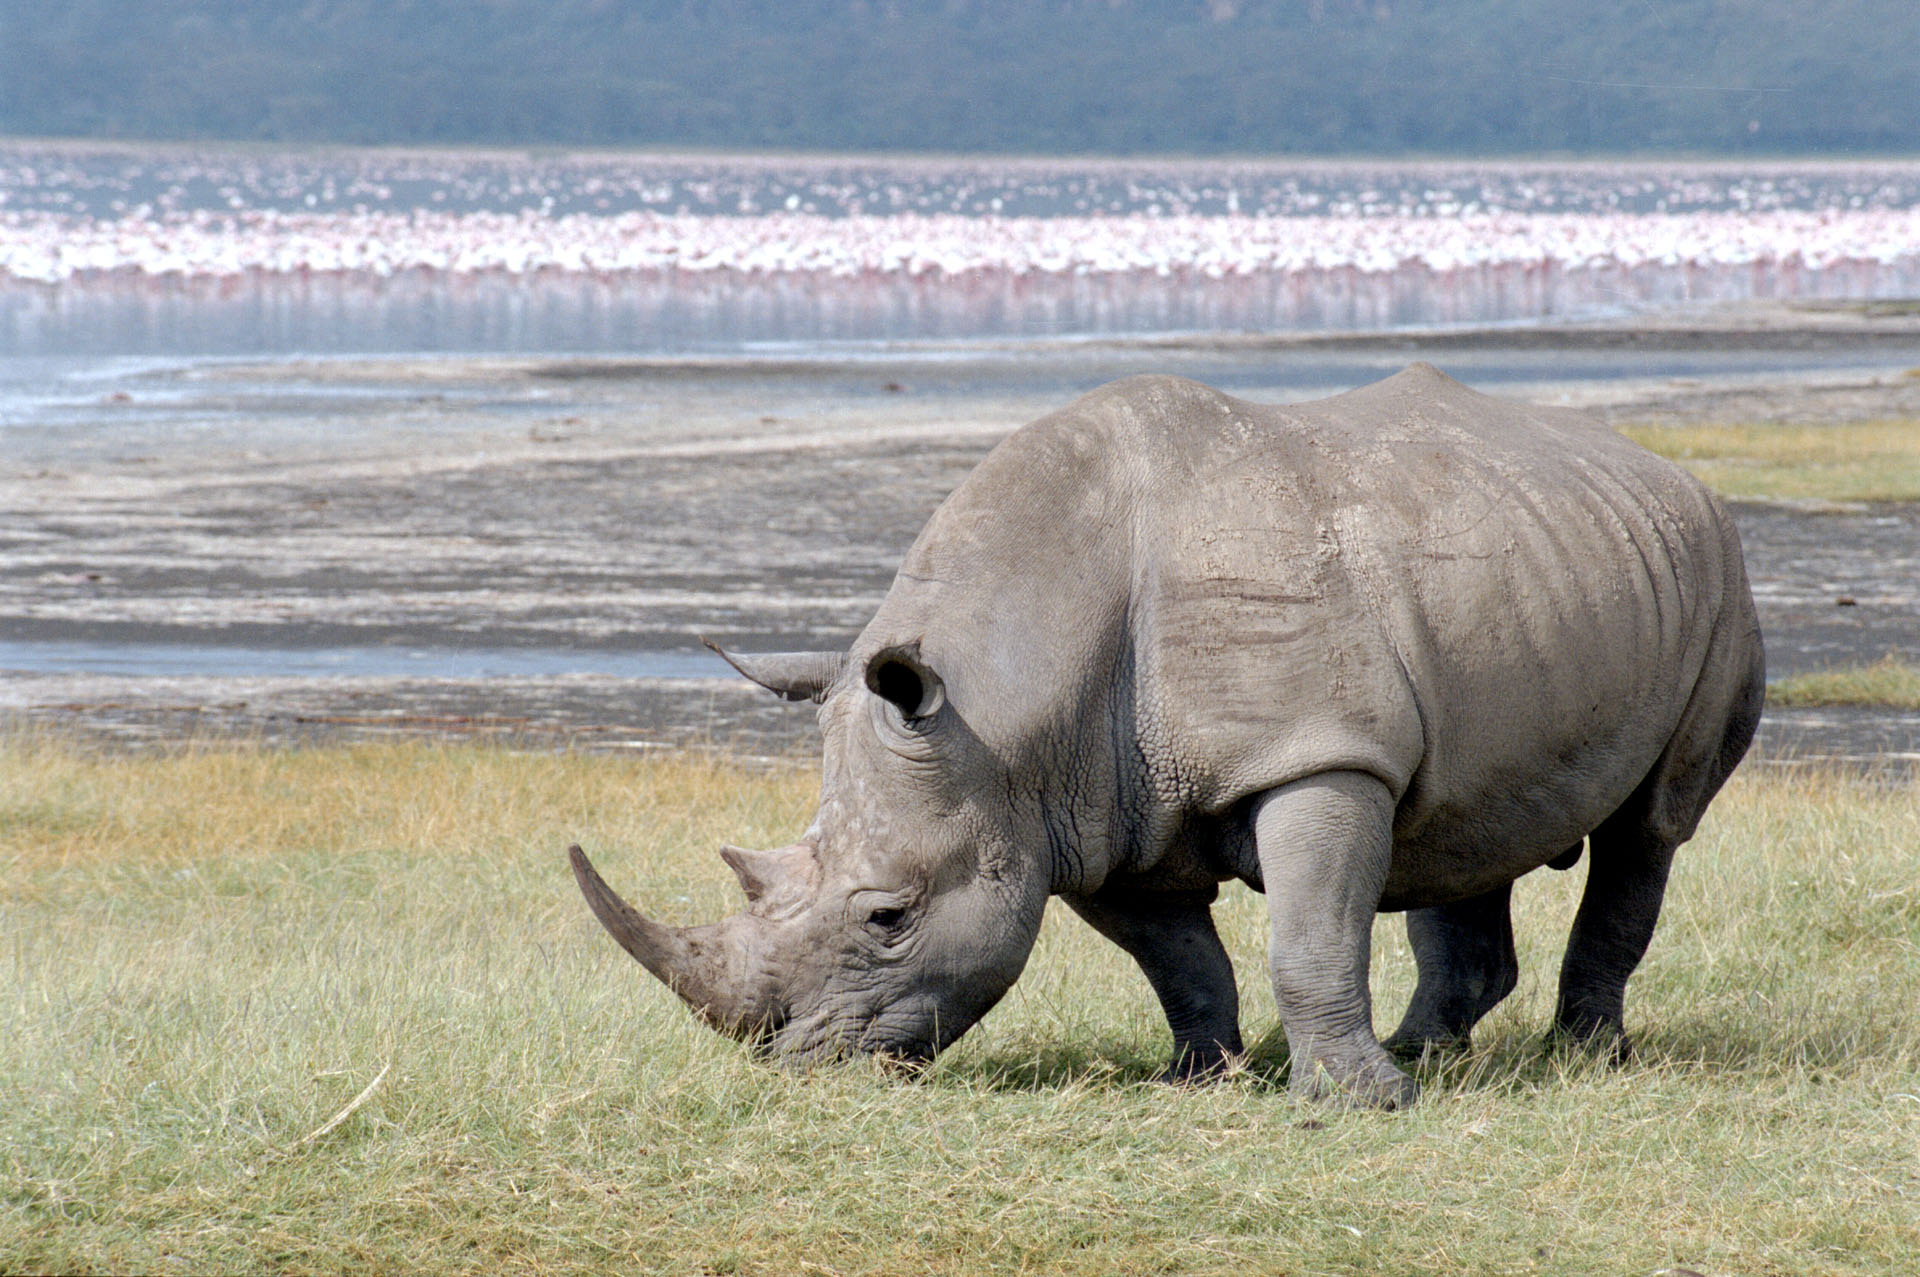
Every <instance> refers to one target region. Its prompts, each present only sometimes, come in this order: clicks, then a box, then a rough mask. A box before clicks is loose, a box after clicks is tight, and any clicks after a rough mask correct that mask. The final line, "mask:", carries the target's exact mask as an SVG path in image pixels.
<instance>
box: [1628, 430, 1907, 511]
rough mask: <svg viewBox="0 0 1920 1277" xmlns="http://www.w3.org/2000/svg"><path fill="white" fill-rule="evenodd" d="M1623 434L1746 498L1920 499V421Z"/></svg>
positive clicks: (1719, 488) (1729, 493)
mask: <svg viewBox="0 0 1920 1277" xmlns="http://www.w3.org/2000/svg"><path fill="white" fill-rule="evenodd" d="M1621 433H1622V434H1624V435H1626V436H1627V437H1628V438H1629V439H1632V440H1633V441H1634V442H1635V443H1638V444H1639V445H1640V446H1641V447H1643V448H1648V449H1650V450H1652V451H1654V452H1657V453H1659V454H1660V455H1661V456H1663V457H1670V458H1672V459H1673V460H1675V461H1678V462H1679V463H1680V464H1681V465H1683V466H1685V467H1686V468H1687V469H1688V470H1690V471H1692V472H1693V473H1694V474H1695V475H1697V476H1698V477H1699V478H1700V480H1701V481H1702V482H1703V483H1705V484H1706V485H1707V486H1708V487H1710V488H1712V489H1713V490H1714V491H1715V492H1718V493H1720V494H1721V495H1723V496H1727V497H1732V498H1734V499H1736V500H1742V501H1920V421H1867V422H1848V423H1844V424H1839V425H1831V426H1782V425H1733V424H1729V425H1689V426H1655V425H1629V426H1623V427H1622V428H1621Z"/></svg>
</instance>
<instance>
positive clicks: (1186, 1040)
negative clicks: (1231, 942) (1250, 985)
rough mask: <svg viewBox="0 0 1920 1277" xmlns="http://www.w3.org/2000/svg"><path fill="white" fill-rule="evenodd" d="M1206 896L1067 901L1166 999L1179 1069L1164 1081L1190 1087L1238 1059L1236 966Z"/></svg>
mask: <svg viewBox="0 0 1920 1277" xmlns="http://www.w3.org/2000/svg"><path fill="white" fill-rule="evenodd" d="M1217 895H1219V888H1217V887H1209V888H1208V889H1207V890H1205V891H1204V892H1180V893H1169V894H1164V895H1159V894H1155V895H1142V894H1136V893H1131V892H1119V891H1102V892H1096V893H1095V894H1093V895H1090V896H1067V897H1064V899H1065V900H1066V902H1067V904H1068V905H1069V906H1070V907H1071V908H1072V909H1073V911H1074V912H1075V913H1077V914H1079V915H1080V916H1081V917H1082V918H1084V919H1086V920H1087V922H1088V923H1089V924H1090V925H1091V926H1092V927H1093V929H1094V930H1095V931H1098V932H1099V933H1100V934H1101V935H1103V936H1105V937H1106V938H1107V939H1109V940H1111V941H1113V942H1114V943H1115V944H1117V945H1119V946H1120V947H1121V948H1122V949H1124V950H1126V951H1127V952H1128V953H1129V954H1131V955H1132V956H1133V960H1134V961H1135V962H1138V963H1139V964H1140V969H1141V970H1142V971H1144V972H1146V976H1147V983H1149V984H1151V985H1152V986H1153V992H1154V995H1155V996H1156V997H1158V998H1159V999H1160V1008H1161V1010H1163V1011H1165V1012H1166V1014H1167V1024H1168V1025H1169V1026H1170V1027H1171V1028H1172V1029H1173V1063H1171V1064H1169V1065H1168V1066H1167V1070H1166V1072H1165V1073H1163V1074H1161V1077H1162V1078H1163V1079H1164V1080H1166V1081H1169V1082H1186V1081H1193V1080H1195V1079H1198V1078H1204V1077H1210V1076H1213V1075H1215V1074H1217V1073H1219V1072H1220V1071H1221V1069H1223V1068H1224V1067H1225V1066H1226V1063H1227V1060H1228V1057H1230V1056H1236V1055H1239V1054H1240V1051H1241V1046H1240V993H1239V990H1238V989H1237V988H1236V987H1235V986H1234V982H1233V963H1232V962H1231V961H1230V960H1229V959H1228V958H1227V951H1226V949H1225V948H1224V947H1222V945H1221V944H1220V934H1219V932H1217V931H1215V930H1214V926H1213V900H1214V897H1215V896H1217Z"/></svg>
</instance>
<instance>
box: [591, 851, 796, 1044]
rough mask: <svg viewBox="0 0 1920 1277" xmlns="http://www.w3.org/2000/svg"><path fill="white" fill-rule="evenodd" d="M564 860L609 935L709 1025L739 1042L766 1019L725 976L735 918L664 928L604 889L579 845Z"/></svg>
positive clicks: (755, 1002) (753, 1001)
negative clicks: (568, 863) (568, 864)
mask: <svg viewBox="0 0 1920 1277" xmlns="http://www.w3.org/2000/svg"><path fill="white" fill-rule="evenodd" d="M567 859H568V860H570V861H572V862H573V877H574V881H576V882H578V883H579V884H580V894H581V895H583V896H585V897H586V898H587V907H588V908H590V909H592V910H593V916H594V917H596V918H598V919H599V920H600V925H601V926H603V927H605V928H606V929H607V934H608V935H610V936H612V937H613V938H614V939H615V940H617V941H619V942H620V947H621V948H622V949H625V950H626V951H627V952H628V953H630V954H632V955H633V956H634V958H635V959H636V960H637V961H638V962H639V963H640V965H641V966H643V967H645V968H646V969H647V970H648V971H651V972H652V973H653V974H654V975H655V976H656V977H658V978H659V980H660V981H661V982H662V983H663V984H665V985H666V986H667V987H668V988H669V989H672V990H673V991H674V992H675V993H677V994H679V995H680V997H681V998H682V999H683V1000H684V1001H685V1002H686V1004H687V1005H688V1006H690V1007H692V1008H693V1009H694V1010H695V1011H697V1012H699V1013H700V1016H701V1018H703V1019H705V1020H706V1021H707V1023H709V1024H711V1025H712V1026H713V1027H714V1028H716V1029H719V1030H720V1031H721V1032H723V1033H728V1034H731V1035H733V1036H736V1037H738V1036H743V1035H745V1034H746V1033H748V1032H750V1031H752V1030H753V1029H754V1028H756V1027H757V1026H759V1025H760V1024H761V1022H762V1021H764V1020H765V1019H766V1018H767V1017H766V1015H765V1014H764V1011H763V1010H762V1009H761V1007H760V1005H759V1004H760V1001H761V1000H760V999H757V998H752V997H748V996H745V991H743V990H742V989H740V988H739V987H738V981H737V980H734V979H732V978H731V977H730V975H729V972H728V967H729V965H730V964H729V963H728V962H727V954H728V952H729V950H730V949H732V948H733V947H735V944H736V941H737V937H735V936H734V935H733V932H734V931H735V930H736V929H737V928H738V926H739V923H740V920H739V919H737V918H730V919H728V920H727V921H726V922H721V923H714V924H710V925H707V926H702V927H669V926H666V925H664V924H662V923H658V922H655V921H653V920H652V919H651V918H648V917H646V916H645V915H644V914H642V913H641V912H640V911H639V910H638V909H635V908H634V907H633V906H632V905H630V904H628V903H627V902H626V901H625V900H622V899H621V898H620V896H619V895H618V894H616V893H615V892H614V890H613V888H611V887H609V886H607V884H606V881H605V880H604V879H602V878H601V877H600V874H599V872H598V871H596V870H595V869H594V867H593V862H592V861H591V860H588V859H587V853H586V852H584V851H582V850H580V846H579V844H578V843H576V844H574V845H573V846H571V847H568V848H567Z"/></svg>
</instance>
